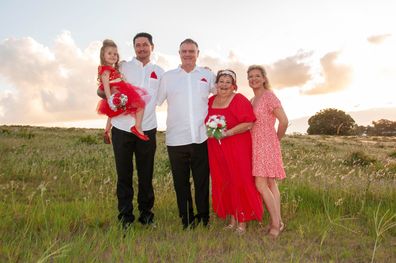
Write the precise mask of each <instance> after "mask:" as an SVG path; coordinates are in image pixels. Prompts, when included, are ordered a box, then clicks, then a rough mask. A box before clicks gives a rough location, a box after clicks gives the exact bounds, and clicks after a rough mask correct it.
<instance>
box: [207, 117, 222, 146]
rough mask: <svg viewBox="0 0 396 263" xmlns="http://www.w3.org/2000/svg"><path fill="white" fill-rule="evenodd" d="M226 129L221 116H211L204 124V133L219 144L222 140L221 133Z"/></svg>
mask: <svg viewBox="0 0 396 263" xmlns="http://www.w3.org/2000/svg"><path fill="white" fill-rule="evenodd" d="M226 129H227V123H226V120H225V117H224V116H223V115H211V116H209V118H208V121H207V122H206V133H207V135H208V136H209V137H214V138H216V139H217V140H218V141H219V143H220V144H221V142H220V139H221V138H223V132H224V131H225V130H226Z"/></svg>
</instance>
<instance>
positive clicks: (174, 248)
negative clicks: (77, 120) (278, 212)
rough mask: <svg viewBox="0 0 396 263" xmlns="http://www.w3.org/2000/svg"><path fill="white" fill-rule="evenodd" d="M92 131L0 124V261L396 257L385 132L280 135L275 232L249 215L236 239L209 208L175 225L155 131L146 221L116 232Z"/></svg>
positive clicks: (106, 174) (104, 154) (107, 150)
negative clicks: (188, 225) (150, 211)
mask: <svg viewBox="0 0 396 263" xmlns="http://www.w3.org/2000/svg"><path fill="white" fill-rule="evenodd" d="M101 134H102V132H101V131H100V130H95V129H60V128H40V127H28V126H0V191H1V195H0V200H1V203H0V214H1V215H2V218H1V220H0V233H1V246H0V262H34V261H38V262H87V261H88V262H287V261H288V262H324V261H325V262H326V261H330V262H369V261H371V260H372V259H373V261H375V262H395V261H396V249H395V246H396V229H395V227H394V225H395V213H396V191H395V189H396V168H395V167H396V159H395V157H394V153H395V149H396V138H395V137H331V136H287V137H286V138H285V140H283V142H282V147H283V156H284V163H285V167H286V172H287V175H288V178H287V179H286V180H285V181H284V182H282V183H280V189H281V194H282V197H283V199H282V212H283V217H284V220H285V222H286V223H287V230H286V231H285V232H284V233H283V234H282V236H281V237H280V239H279V240H277V241H276V242H273V241H271V240H270V239H268V238H267V237H266V236H265V235H264V233H263V230H262V226H261V225H260V224H258V223H257V222H254V223H252V224H250V225H249V228H248V232H247V233H246V234H245V235H244V236H241V237H240V236H237V235H235V234H234V233H232V232H225V231H223V230H222V228H223V222H222V221H221V220H219V219H217V218H216V216H215V215H214V214H212V221H211V226H210V228H209V229H205V228H201V227H198V228H197V229H195V230H193V231H183V230H182V229H181V226H180V220H179V219H178V215H177V208H176V200H175V194H174V191H173V183H172V179H171V175H170V169H169V162H168V159H167V154H166V149H165V145H164V142H163V141H164V136H163V134H162V133H159V136H158V151H157V155H156V165H155V178H154V188H155V194H156V203H155V211H154V212H155V214H156V223H157V228H155V229H150V228H145V227H142V226H141V225H139V224H135V225H134V226H133V227H132V228H131V229H130V230H129V231H128V233H127V234H126V236H125V238H124V237H123V236H124V233H123V231H122V230H121V229H120V227H119V225H118V224H117V221H116V214H117V211H116V199H115V194H114V192H115V183H116V182H115V178H116V176H115V169H114V163H113V154H112V150H111V147H110V146H108V145H104V144H102V142H101V138H100V136H101ZM134 179H136V176H135V177H134ZM135 185H136V182H135ZM135 199H136V197H135ZM380 204H381V205H380ZM381 218H382V221H381ZM267 220H268V219H266V221H267ZM265 223H266V222H263V224H265ZM385 223H386V224H385ZM387 226H388V227H387ZM389 226H390V227H389ZM384 230H386V231H384Z"/></svg>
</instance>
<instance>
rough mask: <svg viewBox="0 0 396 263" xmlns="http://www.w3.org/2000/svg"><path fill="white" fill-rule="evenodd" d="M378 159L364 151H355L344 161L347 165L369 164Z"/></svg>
mask: <svg viewBox="0 0 396 263" xmlns="http://www.w3.org/2000/svg"><path fill="white" fill-rule="evenodd" d="M375 162H376V160H375V159H374V158H372V157H370V156H369V155H367V154H366V153H364V152H362V151H355V152H352V153H350V154H349V155H348V157H347V158H346V159H345V161H344V163H345V164H347V165H352V166H354V165H359V166H367V165H370V164H373V163H375Z"/></svg>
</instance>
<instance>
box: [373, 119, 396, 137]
mask: <svg viewBox="0 0 396 263" xmlns="http://www.w3.org/2000/svg"><path fill="white" fill-rule="evenodd" d="M373 125H374V127H373V128H371V129H370V135H377V136H395V135H396V121H390V120H386V119H381V120H378V121H373Z"/></svg>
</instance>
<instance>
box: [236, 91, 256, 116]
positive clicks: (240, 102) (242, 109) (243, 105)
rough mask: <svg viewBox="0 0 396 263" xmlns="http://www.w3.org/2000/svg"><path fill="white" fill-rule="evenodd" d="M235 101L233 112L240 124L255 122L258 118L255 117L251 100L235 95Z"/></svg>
mask: <svg viewBox="0 0 396 263" xmlns="http://www.w3.org/2000/svg"><path fill="white" fill-rule="evenodd" d="M234 100H235V103H234V106H233V110H234V115H235V116H236V118H237V121H238V123H243V122H255V121H256V116H255V115H254V112H253V107H252V104H250V102H249V100H248V99H247V98H246V97H245V96H243V95H242V94H239V93H237V94H235V97H234Z"/></svg>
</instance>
